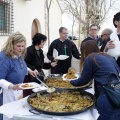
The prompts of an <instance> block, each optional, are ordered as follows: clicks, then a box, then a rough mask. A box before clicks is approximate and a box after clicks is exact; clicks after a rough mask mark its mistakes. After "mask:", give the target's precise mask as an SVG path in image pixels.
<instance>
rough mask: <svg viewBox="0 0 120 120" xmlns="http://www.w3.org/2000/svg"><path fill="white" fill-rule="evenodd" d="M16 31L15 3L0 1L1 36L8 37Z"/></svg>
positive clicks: (5, 0)
mask: <svg viewBox="0 0 120 120" xmlns="http://www.w3.org/2000/svg"><path fill="white" fill-rule="evenodd" d="M13 31H14V28H13V3H12V1H11V0H1V1H0V35H1V36H6V35H9V34H11V33H12V32H13Z"/></svg>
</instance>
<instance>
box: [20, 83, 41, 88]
mask: <svg viewBox="0 0 120 120" xmlns="http://www.w3.org/2000/svg"><path fill="white" fill-rule="evenodd" d="M23 84H26V83H22V84H21V85H20V86H19V87H20V88H22V89H33V88H36V87H40V84H38V83H36V82H29V83H27V84H29V85H32V87H22V85H23Z"/></svg>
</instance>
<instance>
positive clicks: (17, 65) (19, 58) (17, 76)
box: [0, 32, 35, 120]
mask: <svg viewBox="0 0 120 120" xmlns="http://www.w3.org/2000/svg"><path fill="white" fill-rule="evenodd" d="M25 51H26V38H25V37H24V36H23V35H22V34H21V33H19V32H16V33H14V34H12V35H11V36H10V37H9V38H8V40H7V42H6V44H5V47H4V48H3V49H2V51H1V52H0V87H1V94H0V106H1V105H3V104H5V103H8V102H12V101H15V100H16V96H15V94H17V92H19V90H21V89H20V88H19V84H20V83H23V80H24V77H25V75H26V74H27V72H29V73H30V74H31V75H33V76H35V74H34V72H33V71H31V70H30V69H29V70H28V69H27V66H26V63H25V61H24V56H25ZM0 120H9V119H8V118H7V117H5V116H2V115H0Z"/></svg>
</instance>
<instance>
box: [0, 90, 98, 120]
mask: <svg viewBox="0 0 120 120" xmlns="http://www.w3.org/2000/svg"><path fill="white" fill-rule="evenodd" d="M87 91H88V92H91V93H93V90H92V89H89V90H87ZM7 108H8V109H7ZM29 109H31V107H30V106H29V105H28V103H27V97H26V98H23V99H21V100H17V101H15V102H11V103H7V104H4V105H2V106H1V107H0V113H2V114H4V115H6V116H8V117H9V118H13V120H97V118H98V116H99V114H98V112H97V110H96V109H94V107H92V108H90V109H89V110H87V111H85V112H83V113H79V114H76V115H69V116H54V115H45V114H40V115H35V114H32V113H30V112H29Z"/></svg>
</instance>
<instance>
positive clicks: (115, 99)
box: [103, 73, 120, 108]
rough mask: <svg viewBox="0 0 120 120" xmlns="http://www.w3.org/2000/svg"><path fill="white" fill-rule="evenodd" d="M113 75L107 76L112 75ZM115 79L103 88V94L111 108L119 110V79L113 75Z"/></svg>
mask: <svg viewBox="0 0 120 120" xmlns="http://www.w3.org/2000/svg"><path fill="white" fill-rule="evenodd" d="M113 74H114V73H112V74H110V75H109V80H110V76H111V75H113ZM114 75H115V76H116V77H115V78H114V80H112V82H109V83H108V85H106V86H103V87H104V89H105V93H106V95H107V97H108V99H109V101H110V103H111V105H112V106H113V107H117V108H120V77H119V76H118V75H116V74H114Z"/></svg>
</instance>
